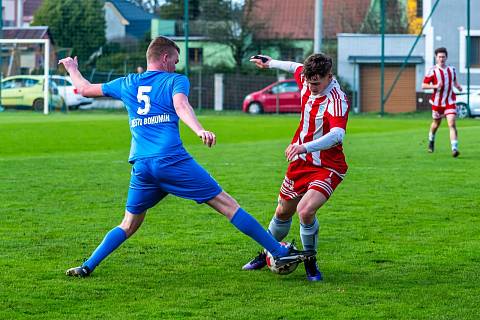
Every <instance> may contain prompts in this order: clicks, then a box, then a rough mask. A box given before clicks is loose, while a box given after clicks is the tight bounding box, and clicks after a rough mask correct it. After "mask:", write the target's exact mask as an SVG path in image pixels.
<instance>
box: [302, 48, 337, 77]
mask: <svg viewBox="0 0 480 320" xmlns="http://www.w3.org/2000/svg"><path fill="white" fill-rule="evenodd" d="M332 66H333V62H332V58H330V57H329V56H327V55H325V54H323V53H315V54H312V55H311V56H309V57H308V58H307V59H305V62H304V63H303V75H304V76H305V78H306V79H312V78H313V77H315V76H316V75H318V76H320V77H321V78H323V77H325V76H326V75H328V74H329V73H330V72H332Z"/></svg>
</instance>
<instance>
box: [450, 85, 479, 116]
mask: <svg viewBox="0 0 480 320" xmlns="http://www.w3.org/2000/svg"><path fill="white" fill-rule="evenodd" d="M464 90H465V91H463V92H460V93H457V103H456V104H457V117H458V118H468V117H480V90H479V89H475V90H472V89H470V106H468V103H467V96H468V95H467V92H466V89H465V88H464Z"/></svg>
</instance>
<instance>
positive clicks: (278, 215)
mask: <svg viewBox="0 0 480 320" xmlns="http://www.w3.org/2000/svg"><path fill="white" fill-rule="evenodd" d="M299 201H300V198H297V199H293V200H286V199H283V198H282V197H281V196H279V197H278V204H277V208H276V209H275V214H274V216H273V217H272V220H271V221H270V224H269V225H268V232H269V233H270V234H271V235H272V236H273V237H274V238H275V240H277V241H282V240H283V239H284V238H285V237H286V236H287V234H288V232H289V231H290V227H291V225H292V216H293V215H294V214H295V210H296V209H297V204H298V202H299ZM266 258H267V254H266V253H265V250H263V249H262V250H260V252H258V255H257V256H255V257H254V258H253V259H252V260H250V261H249V262H247V263H246V264H245V265H244V266H243V267H242V269H243V270H259V269H262V268H263V267H265V266H266V265H267V260H266Z"/></svg>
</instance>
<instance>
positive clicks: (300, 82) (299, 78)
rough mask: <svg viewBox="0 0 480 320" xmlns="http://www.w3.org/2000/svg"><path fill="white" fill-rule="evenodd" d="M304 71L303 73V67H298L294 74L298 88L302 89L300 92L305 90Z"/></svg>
mask: <svg viewBox="0 0 480 320" xmlns="http://www.w3.org/2000/svg"><path fill="white" fill-rule="evenodd" d="M302 71H303V65H302V66H299V67H297V69H295V73H294V74H293V77H294V78H295V82H297V86H298V87H299V88H300V90H302V88H303V75H302Z"/></svg>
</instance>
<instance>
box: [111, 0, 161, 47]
mask: <svg viewBox="0 0 480 320" xmlns="http://www.w3.org/2000/svg"><path fill="white" fill-rule="evenodd" d="M104 10H105V21H106V30H105V36H106V38H107V41H115V40H119V39H125V38H128V39H135V40H143V39H144V38H145V36H146V35H147V34H150V30H151V21H152V19H154V18H156V16H154V15H153V14H150V13H148V12H146V11H145V10H144V9H142V8H141V7H139V6H136V5H135V4H133V3H131V2H128V1H126V0H107V1H105V5H104Z"/></svg>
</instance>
